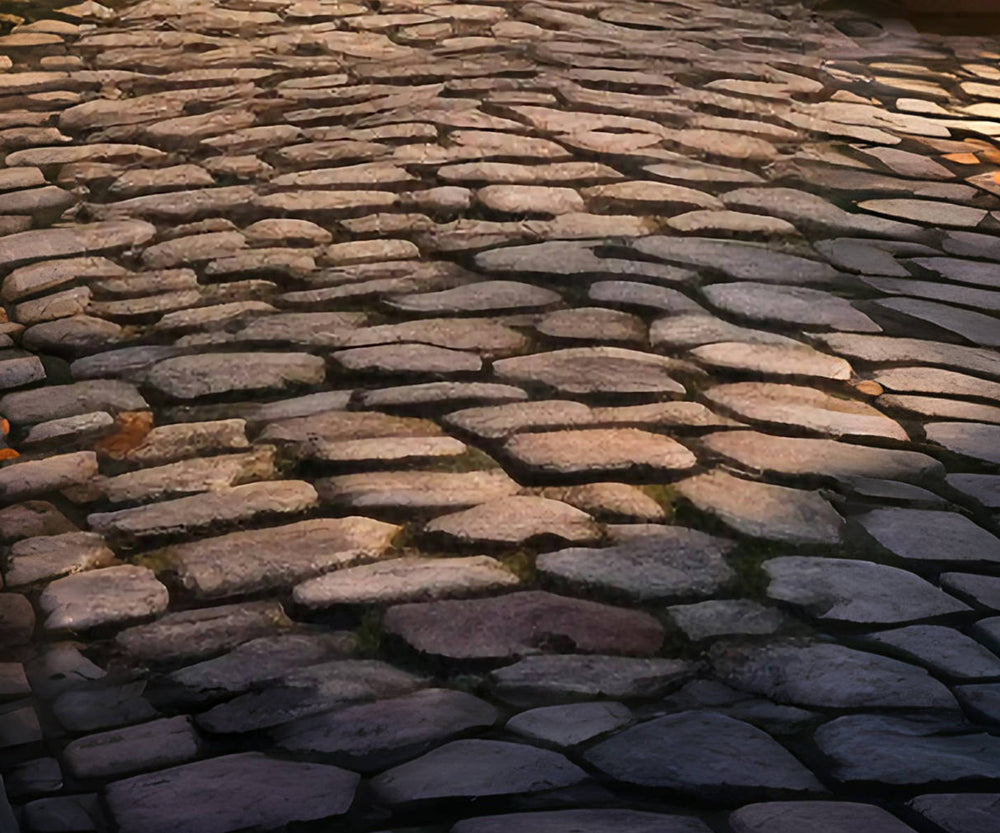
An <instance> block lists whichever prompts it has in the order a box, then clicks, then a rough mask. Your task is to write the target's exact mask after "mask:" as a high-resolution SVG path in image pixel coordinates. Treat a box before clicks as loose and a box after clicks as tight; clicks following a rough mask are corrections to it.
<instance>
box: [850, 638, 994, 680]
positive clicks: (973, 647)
mask: <svg viewBox="0 0 1000 833" xmlns="http://www.w3.org/2000/svg"><path fill="white" fill-rule="evenodd" d="M865 641H866V642H867V643H868V644H869V645H871V646H873V647H876V648H880V649H881V650H884V651H886V652H889V653H893V654H896V655H898V656H901V657H903V658H904V659H906V660H907V661H909V662H914V663H917V664H919V665H923V666H926V667H927V668H929V669H930V670H931V671H933V672H934V673H935V674H938V675H943V676H945V677H949V678H951V679H954V680H980V679H989V678H994V677H1000V657H998V656H997V655H996V654H994V653H993V652H992V651H988V650H986V648H984V647H983V646H982V645H980V644H979V643H978V642H976V640H974V639H972V638H970V637H968V636H966V635H965V634H964V633H962V632H961V631H958V630H955V629H954V628H945V627H942V626H940V625H909V626H908V627H905V628H894V629H892V630H888V631H879V632H877V633H872V634H869V635H868V636H867V637H865Z"/></svg>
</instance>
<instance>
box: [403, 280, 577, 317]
mask: <svg viewBox="0 0 1000 833" xmlns="http://www.w3.org/2000/svg"><path fill="white" fill-rule="evenodd" d="M561 300H562V297H561V296H560V295H559V293H558V292H553V291H552V290H550V289H543V288H541V287H537V286H532V285H531V284H526V283H518V282H516V281H478V282H476V283H472V284H467V285H465V286H459V287H456V288H454V289H445V290H442V291H440V292H427V293H422V294H417V295H402V296H398V297H396V298H393V299H392V300H391V301H390V302H389V305H390V306H392V307H395V308H396V309H400V310H404V311H405V312H421V313H437V314H441V313H444V314H446V315H447V314H455V313H457V312H459V313H462V312H486V313H496V312H505V311H506V312H514V311H518V310H530V309H537V308H539V307H549V306H552V305H553V304H558V303H559V302H560V301H561Z"/></svg>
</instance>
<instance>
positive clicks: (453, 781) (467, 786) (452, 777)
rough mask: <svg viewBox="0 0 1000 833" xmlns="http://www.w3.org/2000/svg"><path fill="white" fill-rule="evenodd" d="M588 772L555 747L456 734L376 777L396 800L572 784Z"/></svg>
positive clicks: (381, 793)
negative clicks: (457, 736)
mask: <svg viewBox="0 0 1000 833" xmlns="http://www.w3.org/2000/svg"><path fill="white" fill-rule="evenodd" d="M586 778H587V774H586V773H585V772H584V771H583V770H582V769H580V768H579V767H577V766H575V765H574V764H572V763H570V762H569V761H568V760H567V759H566V758H564V757H563V756H562V755H560V754H558V753H556V752H550V751H548V750H545V749H539V748H537V747H534V746H526V745H523V744H520V743H508V742H505V741H497V740H456V741H452V742H451V743H448V744H445V745H444V746H442V747H440V748H439V749H435V750H434V751H433V752H428V753H427V754H426V755H424V756H423V757H420V758H417V759H416V760H415V761H410V762H409V763H405V764H401V765H400V766H397V767H395V768H393V769H390V770H388V771H387V772H383V773H382V774H381V775H379V776H378V777H376V778H374V779H373V780H372V784H371V785H372V789H373V790H374V791H375V795H376V796H377V797H378V798H379V799H381V800H382V801H384V802H386V803H387V804H390V805H392V806H396V805H401V804H402V805H406V804H411V803H414V802H419V801H434V800H437V801H440V800H444V799H449V798H450V799H456V798H467V799H468V798H479V797H482V796H488V795H517V794H523V793H537V792H544V791H547V790H555V789H558V788H560V787H569V786H572V785H573V784H579V783H580V782H581V781H584V780H586Z"/></svg>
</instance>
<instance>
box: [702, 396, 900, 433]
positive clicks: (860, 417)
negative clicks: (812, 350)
mask: <svg viewBox="0 0 1000 833" xmlns="http://www.w3.org/2000/svg"><path fill="white" fill-rule="evenodd" d="M704 396H705V398H706V399H707V400H708V402H709V403H710V404H711V405H715V406H717V407H718V408H720V409H723V410H724V411H730V412H732V413H734V414H735V415H736V416H737V417H739V418H741V419H746V420H751V421H754V422H760V423H763V424H765V425H773V426H776V427H782V428H784V427H789V426H792V427H797V428H804V429H806V430H808V431H812V432H815V433H818V434H827V435H830V436H833V437H848V438H850V437H884V438H888V439H893V440H903V441H905V440H906V439H907V435H906V432H905V431H904V430H903V428H902V427H901V426H900V425H899V424H898V423H896V422H895V421H894V420H892V419H889V417H887V416H885V415H884V414H882V413H881V412H879V411H877V410H876V409H875V408H873V407H871V406H870V405H868V404H866V403H864V402H860V401H857V400H854V399H839V398H837V397H834V396H831V395H830V394H827V393H824V392H823V391H820V390H816V389H815V388H807V387H799V386H797V385H781V384H774V383H770V382H736V383H733V384H728V385H715V386H714V387H711V388H709V389H708V390H707V391H705V394H704Z"/></svg>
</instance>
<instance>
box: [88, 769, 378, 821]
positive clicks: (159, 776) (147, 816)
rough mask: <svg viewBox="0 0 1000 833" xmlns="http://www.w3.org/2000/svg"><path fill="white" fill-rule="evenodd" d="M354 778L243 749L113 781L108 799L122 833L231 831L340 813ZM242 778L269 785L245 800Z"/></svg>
mask: <svg viewBox="0 0 1000 833" xmlns="http://www.w3.org/2000/svg"><path fill="white" fill-rule="evenodd" d="M358 780H359V777H358V776H357V775H356V774H354V773H353V772H347V771H346V770H343V769H338V768H337V767H334V766H327V765H324V764H310V763H299V762H296V761H283V760H279V759H277V758H272V757H269V756H267V755H262V754H261V753H259V752H243V753H239V754H236V755H224V756H222V757H219V758H210V759H209V760H207V761H199V762H197V763H193V764H185V765H183V766H179V767H173V768H172V769H167V770H161V771H160V772H155V773H152V774H149V775H138V776H136V777H134V778H128V779H126V780H124V781H116V782H114V783H113V784H111V785H109V787H108V803H109V804H110V806H111V812H112V815H113V816H114V818H115V820H116V821H117V822H118V824H119V826H120V828H121V830H122V831H123V833H140V831H141V833H174V831H178V833H179V831H182V830H193V829H197V830H199V831H201V833H229V831H235V830H241V829H243V828H245V827H252V826H257V825H260V826H262V827H277V826H280V825H283V824H287V823H288V822H293V821H311V820H313V819H320V818H326V817H328V816H336V815H340V814H342V813H345V812H346V811H347V809H348V808H349V807H350V805H351V801H352V800H353V798H354V790H355V787H356V786H357V783H358ZM248 784H258V785H267V787H266V789H262V790H260V792H259V794H258V795H257V796H256V798H255V800H254V801H253V802H251V803H248V802H247V801H246V788H247V785H248Z"/></svg>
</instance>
